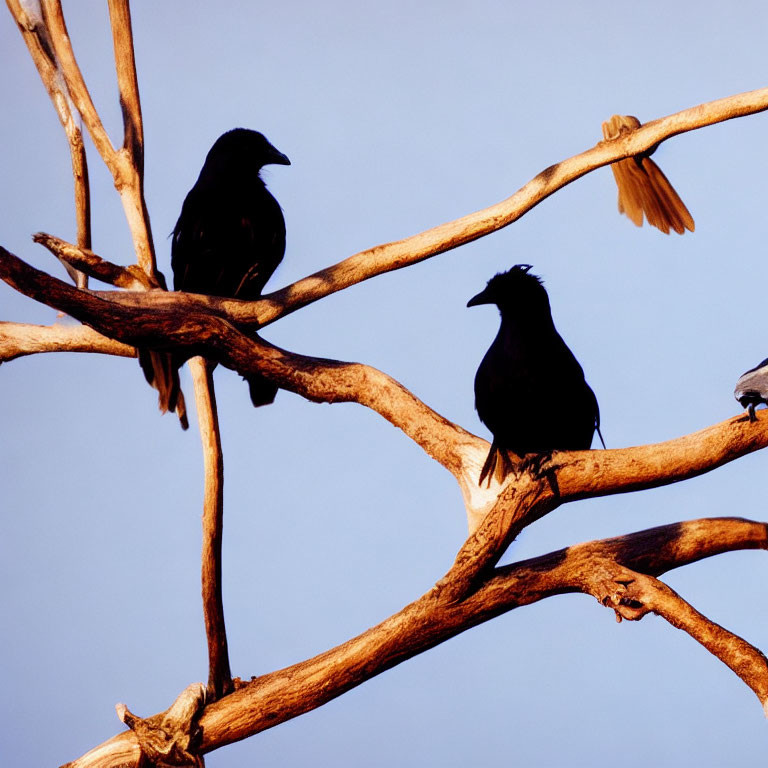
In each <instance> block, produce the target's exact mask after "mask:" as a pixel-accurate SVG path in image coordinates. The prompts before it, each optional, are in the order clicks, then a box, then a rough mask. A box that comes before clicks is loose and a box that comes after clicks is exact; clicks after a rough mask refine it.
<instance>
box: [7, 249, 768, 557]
mask: <svg viewBox="0 0 768 768" xmlns="http://www.w3.org/2000/svg"><path fill="white" fill-rule="evenodd" d="M0 279H3V280H5V281H6V282H7V283H9V284H10V285H12V286H13V287H14V288H16V289H17V290H19V291H20V292H22V293H24V294H25V295H27V296H30V297H31V298H33V299H36V300H38V301H42V302H44V303H46V304H48V305H50V306H52V307H55V308H57V309H59V310H61V311H63V312H66V313H68V314H70V315H72V316H73V317H76V318H77V319H79V320H81V321H82V322H84V323H87V324H88V325H90V326H92V327H93V328H95V329H96V330H98V331H100V332H101V333H104V334H105V335H107V336H109V337H111V338H116V339H118V340H119V341H122V342H124V343H128V344H131V345H135V346H138V347H151V348H159V349H163V350H170V349H176V350H180V351H182V352H183V353H184V354H186V355H188V356H193V355H198V354H199V355H203V356H205V357H208V358H210V359H213V360H216V361H217V362H220V363H222V364H224V365H226V366H227V367H228V368H232V369H234V370H236V371H237V372H238V373H240V374H243V375H244V374H248V373H261V374H263V375H264V376H266V377H267V378H269V379H270V380H272V381H274V382H275V383H276V384H278V385H279V386H280V387H282V388H284V389H288V390H290V391H292V392H295V393H297V394H299V395H301V396H302V397H305V398H307V399H308V400H313V401H317V402H330V403H333V402H356V403H359V404H360V405H364V406H366V407H368V408H371V409H372V410H374V411H376V412H377V413H379V414H380V415H381V416H383V417H384V418H385V419H387V421H389V422H391V423H392V424H394V425H395V426H396V427H399V428H400V429H402V430H403V432H405V433H406V434H407V435H408V436H409V437H410V438H411V439H412V440H414V441H415V442H416V443H418V445H420V446H421V447H422V448H423V449H424V450H425V451H426V452H427V453H428V454H429V455H430V456H431V457H432V458H434V459H435V460H436V461H438V462H439V463H440V464H442V465H443V466H444V467H445V468H446V469H448V471H450V472H451V473H452V474H453V475H454V476H455V477H456V478H457V480H458V481H459V483H460V484H461V486H462V490H463V491H464V495H465V501H467V504H468V507H469V508H470V510H474V511H475V512H477V513H478V514H477V515H476V516H475V522H476V521H477V520H478V519H479V518H480V517H481V516H482V515H483V514H485V513H486V512H487V511H488V509H490V508H492V507H493V509H494V510H495V512H494V514H485V517H484V519H483V522H482V524H481V526H480V527H479V528H478V529H477V531H476V532H475V534H476V538H475V539H474V540H473V542H470V543H468V546H470V545H471V546H472V547H473V548H474V550H475V554H473V555H472V557H475V556H476V555H477V553H478V552H484V553H487V556H488V558H489V559H488V561H487V563H485V565H484V566H483V567H486V566H487V565H489V564H494V562H495V561H494V558H495V557H496V556H498V555H500V553H501V551H503V549H504V548H505V546H506V543H508V542H509V540H511V538H512V537H513V536H514V535H515V533H516V532H517V531H519V530H520V529H521V528H522V527H524V526H525V525H529V524H530V523H531V522H533V521H534V520H536V519H538V518H539V517H541V516H542V515H543V514H546V512H548V511H550V510H551V509H553V508H554V507H556V506H558V505H559V504H562V503H564V502H568V501H574V500H576V499H584V498H590V497H593V496H603V495H607V494H612V493H622V492H627V491H633V490H639V489H642V488H651V487H658V486H661V485H665V484H668V483H672V482H677V481H679V480H683V479H686V478H689V477H693V476H695V475H699V474H702V473H704V472H708V471H710V470H712V469H715V468H716V467H719V466H721V465H722V464H725V463H727V462H730V461H733V460H734V459H736V458H738V457H740V456H743V455H745V454H747V453H751V452H753V451H756V450H759V449H761V448H764V447H766V445H768V417H767V416H766V415H763V414H761V417H760V418H759V419H758V420H757V421H756V422H755V423H751V422H749V421H748V419H747V418H746V417H744V416H736V417H734V418H732V419H729V420H727V421H725V422H722V423H721V424H717V425H714V426H711V427H707V428H706V429H704V430H702V431H700V432H697V433H694V434H692V435H687V436H684V437H680V438H677V439H675V440H670V441H668V442H665V443H658V444H656V445H647V446H638V447H634V448H621V449H612V450H607V451H574V452H554V453H553V454H552V460H551V462H550V463H549V464H548V465H547V464H545V465H544V467H543V469H542V472H541V473H540V474H539V475H537V476H536V477H535V486H536V487H535V490H534V491H532V493H531V494H528V495H525V494H523V493H522V486H521V485H520V478H516V477H509V478H508V479H507V481H506V482H505V484H504V486H503V489H502V492H501V496H499V490H500V489H499V487H498V486H495V487H493V488H492V489H491V490H489V491H486V495H485V496H482V495H477V494H479V493H480V491H473V490H472V488H473V487H477V477H478V470H479V465H480V463H481V462H482V458H481V457H483V454H484V453H487V445H488V444H487V443H486V441H484V440H481V439H480V438H478V437H476V436H474V435H472V434H471V433H469V432H467V431H466V430H464V429H462V428H461V427H459V426H457V425H455V424H453V423H451V422H450V421H448V420H447V419H445V418H443V417H442V416H440V415H439V414H438V413H436V412H435V411H433V410H432V409H431V408H429V407H428V406H427V405H425V404H424V403H423V402H422V401H421V400H419V399H418V398H416V397H415V396H414V395H413V394H412V393H411V392H409V391H408V390H407V389H406V388H405V387H403V386H402V385H401V384H399V383H398V382H397V381H395V380H394V379H392V378H391V377H389V376H387V375H386V374H384V373H382V372H381V371H378V370H376V369H374V368H371V367H368V366H365V365H362V364H359V363H344V362H340V361H336V360H323V359H320V358H314V357H307V356H304V355H298V354H295V353H291V352H287V351H285V350H282V349H279V348H278V347H275V346H272V345H271V344H268V343H266V342H265V341H263V340H262V339H259V338H258V337H256V336H246V335H245V334H244V333H242V332H241V331H239V330H237V329H236V328H234V327H232V326H231V325H230V324H229V323H227V322H226V321H225V320H223V319H222V318H220V317H218V316H216V315H213V314H210V313H208V312H206V313H203V312H199V311H192V312H190V311H185V312H183V313H180V312H174V311H173V310H171V309H166V310H157V309H147V308H143V309H133V308H128V307H125V306H123V305H121V304H118V303H116V302H110V301H107V300H105V299H103V298H101V297H100V296H97V295H95V294H92V293H90V292H86V291H79V290H78V289H76V288H74V287H72V286H68V285H66V284H65V283H63V282H62V281H61V280H57V279H56V278H54V277H51V276H50V275H46V274H45V273H43V272H40V271H39V270H36V269H34V268H33V267H30V266H29V265H27V264H25V263H24V262H23V261H21V260H20V259H18V258H17V257H16V256H13V254H11V253H9V252H8V251H6V250H5V249H3V248H0ZM134 298H135V299H140V300H141V299H146V298H147V296H146V295H141V296H135V297H134ZM167 298H168V299H173V298H181V297H175V296H168V297H167ZM138 303H141V302H137V304H138ZM180 303H183V300H182V302H180ZM472 494H476V495H472ZM497 496H498V497H499V503H496V504H495V506H494V503H495V502H496V499H497ZM471 522H472V521H471ZM490 540H494V541H496V542H497V544H496V546H495V547H494V548H493V551H491V550H489V549H488V541H490ZM485 556H486V555H483V557H485Z"/></svg>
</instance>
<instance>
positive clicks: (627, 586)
mask: <svg viewBox="0 0 768 768" xmlns="http://www.w3.org/2000/svg"><path fill="white" fill-rule="evenodd" d="M594 572H595V573H599V574H600V579H599V580H597V579H594V578H593V579H591V580H590V582H589V583H588V584H587V585H585V590H586V591H589V592H590V594H593V595H594V596H595V597H597V599H598V600H599V601H600V602H602V603H603V605H606V606H608V607H610V608H613V610H614V611H615V612H616V618H617V620H618V621H621V620H622V619H628V620H629V621H639V620H640V619H642V618H643V617H644V616H645V615H646V614H648V613H655V614H658V615H659V616H661V617H662V618H664V619H666V620H667V621H668V622H669V623H670V624H671V625H672V626H673V627H676V628H677V629H682V630H683V631H684V632H687V633H688V634H689V635H690V636H691V637H692V638H693V639H694V640H696V641H698V642H699V643H701V644H702V645H703V646H704V647H705V648H706V649H707V650H708V651H709V652H710V653H711V654H713V655H714V656H716V657H717V658H718V659H720V661H722V662H723V663H724V664H725V665H726V666H728V667H730V668H731V670H733V672H735V673H736V674H737V675H738V676H739V677H740V678H741V679H742V680H743V681H744V682H745V683H746V684H747V685H748V686H749V687H750V688H751V689H752V691H753V692H754V693H755V695H756V696H757V698H758V699H759V700H760V703H761V704H762V705H763V708H764V709H765V710H766V711H768V659H766V658H765V655H764V654H763V653H762V652H761V651H760V650H758V649H757V648H755V647H754V646H753V645H751V644H750V643H748V642H747V641H746V640H744V639H743V638H741V637H739V636H738V635H735V634H734V633H733V632H729V631H728V630H727V629H724V628H723V627H721V626H720V625H719V624H715V622H713V621H710V619H708V618H707V617H706V616H704V615H703V614H701V613H699V612H698V611H697V610H696V609H695V608H694V607H693V606H692V605H691V604H690V603H688V602H687V601H685V600H683V598H682V597H680V595H678V594H677V592H675V591H674V590H673V589H671V588H670V587H669V586H668V585H667V584H664V582H662V581H659V580H658V579H655V578H653V577H652V576H646V575H644V574H640V573H636V572H635V571H631V570H629V569H627V568H624V567H623V566H620V565H617V564H616V563H615V562H613V561H612V560H609V559H603V561H602V562H601V563H600V564H599V567H597V568H595V570H594ZM606 574H610V576H606Z"/></svg>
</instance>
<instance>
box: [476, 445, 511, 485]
mask: <svg viewBox="0 0 768 768" xmlns="http://www.w3.org/2000/svg"><path fill="white" fill-rule="evenodd" d="M513 468H514V465H513V464H512V461H511V460H510V458H509V453H508V452H507V451H505V450H503V449H502V448H499V446H498V445H497V444H496V441H495V440H494V441H493V442H492V443H491V450H490V451H488V458H486V460H485V463H484V464H483V468H482V470H480V480H479V481H478V483H477V484H478V485H482V484H483V481H484V480H485V479H486V478H488V482H487V485H488V486H490V485H491V480H492V479H495V480H496V482H497V483H501V482H502V481H503V480H504V478H505V477H506V476H507V474H508V473H509V472H511V471H512V470H513Z"/></svg>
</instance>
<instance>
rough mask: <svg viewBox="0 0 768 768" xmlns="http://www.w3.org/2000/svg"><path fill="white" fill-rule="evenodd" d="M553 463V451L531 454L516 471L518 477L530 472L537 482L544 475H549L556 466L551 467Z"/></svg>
mask: <svg viewBox="0 0 768 768" xmlns="http://www.w3.org/2000/svg"><path fill="white" fill-rule="evenodd" d="M551 461H552V451H542V452H541V453H529V454H527V455H526V456H525V457H524V458H523V460H522V461H521V462H520V463H519V464H518V465H517V467H516V469H517V472H518V475H521V474H522V473H523V472H528V473H529V474H530V475H532V476H533V477H534V478H536V479H537V480H539V479H541V477H542V476H543V475H546V474H549V473H550V472H552V471H553V470H554V469H557V467H555V466H549V464H550V462H551Z"/></svg>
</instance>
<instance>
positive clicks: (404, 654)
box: [68, 518, 768, 768]
mask: <svg viewBox="0 0 768 768" xmlns="http://www.w3.org/2000/svg"><path fill="white" fill-rule="evenodd" d="M739 549H768V527H767V526H766V524H765V523H757V522H752V521H749V520H741V519H737V518H721V519H711V520H694V521H690V522H686V523H674V524H672V525H666V526H662V527H659V528H653V529H650V530H646V531H641V532H639V533H634V534H630V535H628V536H621V537H619V538H615V539H606V540H603V541H593V542H589V543H586V544H578V545H576V546H573V547H569V548H568V549H564V550H559V551H557V552H552V553H550V554H548V555H544V556H542V557H537V558H533V559H531V560H525V561H522V562H519V563H514V564H512V565H507V566H504V567H502V568H498V569H495V570H494V571H493V572H491V573H490V574H488V576H487V577H486V578H485V579H484V580H483V581H482V582H479V583H478V585H477V588H476V589H475V590H474V591H473V592H472V593H470V594H468V595H467V596H466V597H465V598H464V599H462V600H459V601H456V600H453V599H452V597H451V595H450V594H449V593H448V592H446V591H445V590H443V589H441V588H440V587H439V584H438V585H436V586H435V587H434V588H433V589H431V590H430V591H429V592H427V593H426V594H425V595H423V596H422V597H420V598H419V599H418V600H416V601H415V602H413V603H411V604H410V605H408V606H406V607H405V608H403V609H402V610H401V611H400V612H398V613H396V614H394V615H393V616H391V617H390V618H388V619H386V620H385V621H383V622H382V623H381V624H379V625H377V626H375V627H373V628H371V629H369V630H367V631H366V632H364V633H363V634H361V635H359V636H357V637H355V638H353V639H351V640H349V641H347V642H346V643H344V644H342V645H340V646H337V647H336V648H333V649H330V650H328V651H326V652H324V653H321V654H319V655H318V656H315V657H314V658H312V659H308V660H307V661H303V662H300V663H298V664H294V665H292V666H290V667H287V668H285V669H282V670H278V671H276V672H272V673H269V674H267V675H262V676H261V677H257V678H254V679H252V680H251V681H250V682H248V683H245V684H243V685H242V686H241V687H240V688H239V689H238V690H236V691H235V692H234V693H232V694H231V695H229V696H225V697H224V698H223V699H221V700H220V701H218V702H215V703H214V704H211V705H210V706H208V707H206V709H205V711H204V712H203V714H202V717H201V718H200V721H199V724H200V727H201V728H202V732H203V741H202V751H203V752H210V751H212V750H214V749H217V748H219V747H222V746H224V745H226V744H231V743H232V742H234V741H238V740H240V739H244V738H247V737H248V736H252V735H254V734H256V733H259V732H260V731H263V730H265V729H267V728H271V727H273V726H275V725H278V724H279V723H282V722H285V721H286V720H289V719H291V718H293V717H297V716H298V715H301V714H303V713H305V712H308V711H310V710H311V709H315V708H317V707H319V706H321V705H322V704H325V703H326V702H328V701H330V700H331V699H333V698H336V697H337V696H340V695H341V694H343V693H345V692H346V691H348V690H350V689H351V688H354V687H355V686H357V685H360V684H361V683H363V682H365V681H366V680H369V679H371V678H372V677H374V676H376V675H378V674H380V673H381V672H384V671H386V670H387V669H390V668H392V667H394V666H396V665H397V664H399V663H401V662H402V661H405V660H406V659H409V658H412V657H413V656H415V655H417V654H419V653H422V652H424V651H426V650H429V649H430V648H433V647H434V646H435V645H438V644H439V643H441V642H443V641H445V640H447V639H448V638H450V637H454V636H456V635H457V634H459V633H461V632H463V631H465V630H467V629H469V628H471V627H474V626H477V625H478V624H481V623H483V622H485V621H488V620H490V619H493V618H495V617H496V616H499V615H501V614H503V613H506V612H508V611H510V610H514V609H515V608H519V607H521V606H524V605H530V604H532V603H535V602H538V601H539V600H543V599H545V598H547V597H551V596H553V595H560V594H564V593H569V592H571V593H572V592H582V593H585V594H592V595H595V596H596V597H597V598H598V599H599V600H600V601H601V602H606V601H607V600H606V598H608V597H609V596H611V597H615V596H616V595H617V592H620V591H621V589H622V584H621V583H620V582H621V581H622V580H626V577H627V571H628V570H631V571H634V572H640V573H643V572H644V573H646V574H648V575H652V576H658V575H660V574H662V573H664V572H666V571H668V570H671V569H673V568H678V567H681V566H684V565H688V564H689V563H692V562H695V561H697V560H700V559H703V558H705V557H711V556H713V555H717V554H721V553H722V552H727V551H734V550H739ZM450 578H451V572H449V573H448V574H446V576H445V577H444V579H442V580H441V583H442V582H445V581H449V580H450ZM631 578H635V579H637V574H636V573H635V574H633V575H632V577H631ZM617 580H618V581H617ZM608 602H610V601H608ZM616 602H617V603H618V604H620V598H618V597H617V598H616ZM611 604H612V603H611ZM649 606H652V607H649V610H658V611H659V613H660V614H661V615H664V617H665V618H668V620H670V621H672V622H673V623H674V624H675V626H680V628H682V629H684V630H685V631H687V632H689V634H691V635H692V636H694V637H695V638H696V639H697V640H699V641H700V642H703V643H704V644H705V645H706V643H705V642H704V641H705V640H706V641H707V642H709V639H708V638H707V637H706V633H707V631H708V630H707V626H708V624H711V622H708V620H706V619H704V617H701V620H699V619H698V618H697V617H696V616H695V615H693V614H691V613H690V612H688V611H687V609H685V607H684V606H680V605H678V606H677V609H680V610H681V612H680V613H679V612H678V611H677V610H676V609H675V607H674V606H672V604H671V603H669V604H662V602H661V601H659V600H649ZM750 649H751V650H750ZM717 655H718V656H719V657H720V658H722V659H723V660H724V661H725V662H726V663H728V664H729V666H731V667H732V668H737V670H738V672H737V673H738V674H740V675H742V676H743V677H746V678H748V680H749V684H750V686H751V687H752V688H753V690H755V691H756V692H757V690H761V691H762V690H764V688H765V685H766V684H767V683H766V681H768V668H767V667H766V665H765V663H763V664H762V665H761V664H760V654H759V651H756V650H755V649H753V648H752V646H750V645H749V644H748V643H746V642H745V641H743V640H741V638H737V637H736V636H735V635H733V636H731V639H730V640H729V639H728V638H726V637H721V638H720V641H719V645H718V654H717ZM742 656H747V657H749V659H750V661H749V663H748V664H745V665H741V664H740V663H739V661H738V659H739V658H740V657H742ZM515 661H516V660H515V659H510V663H512V664H514V663H515ZM138 758H139V749H138V745H137V742H136V739H135V736H134V735H133V734H132V733H122V734H120V735H119V736H115V737H114V738H112V739H110V740H109V741H107V742H105V743H104V744H102V745H101V746H99V747H97V748H96V749H95V750H92V752H90V753H88V754H87V755H84V756H83V757H82V758H80V759H79V760H76V761H74V762H73V763H69V764H68V766H69V768H90V767H91V766H97V765H98V766H99V768H110V767H111V766H114V767H115V768H116V767H117V766H123V765H126V766H129V765H136V764H137V760H138Z"/></svg>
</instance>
